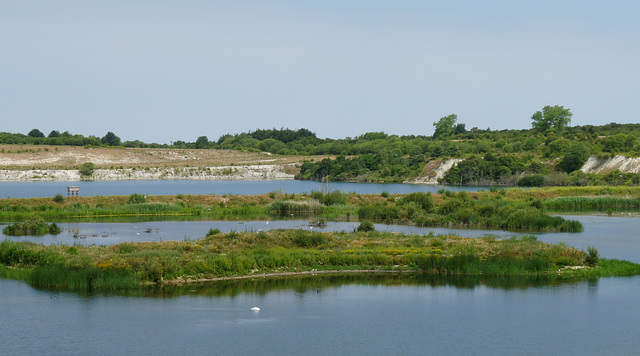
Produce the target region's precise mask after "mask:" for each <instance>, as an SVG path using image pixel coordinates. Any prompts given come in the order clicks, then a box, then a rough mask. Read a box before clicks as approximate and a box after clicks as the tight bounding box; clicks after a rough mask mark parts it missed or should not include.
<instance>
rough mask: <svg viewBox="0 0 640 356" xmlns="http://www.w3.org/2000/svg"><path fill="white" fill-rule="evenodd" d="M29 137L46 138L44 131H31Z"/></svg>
mask: <svg viewBox="0 0 640 356" xmlns="http://www.w3.org/2000/svg"><path fill="white" fill-rule="evenodd" d="M27 136H29V137H44V134H43V133H42V131H40V130H38V129H33V130H31V131H29V134H28V135H27Z"/></svg>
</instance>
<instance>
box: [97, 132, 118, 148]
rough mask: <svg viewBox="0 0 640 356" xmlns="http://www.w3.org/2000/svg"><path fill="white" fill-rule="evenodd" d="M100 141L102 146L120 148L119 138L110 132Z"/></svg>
mask: <svg viewBox="0 0 640 356" xmlns="http://www.w3.org/2000/svg"><path fill="white" fill-rule="evenodd" d="M100 141H101V142H102V144H103V145H109V146H120V137H118V136H116V134H114V133H113V132H111V131H109V132H107V134H106V135H104V137H103V138H102V139H100Z"/></svg>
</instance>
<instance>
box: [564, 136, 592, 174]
mask: <svg viewBox="0 0 640 356" xmlns="http://www.w3.org/2000/svg"><path fill="white" fill-rule="evenodd" d="M587 159H589V148H588V147H587V145H585V144H584V142H574V143H572V144H571V145H570V146H569V147H567V149H566V150H565V155H564V157H563V158H562V160H561V161H560V169H562V171H564V172H566V173H571V172H573V171H575V170H577V169H580V168H582V165H583V164H584V162H586V161H587Z"/></svg>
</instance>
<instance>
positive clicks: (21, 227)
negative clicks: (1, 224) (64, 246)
mask: <svg viewBox="0 0 640 356" xmlns="http://www.w3.org/2000/svg"><path fill="white" fill-rule="evenodd" d="M60 231H61V230H60V227H58V225H56V223H51V224H48V223H46V222H45V221H44V220H43V219H42V218H38V217H36V218H33V219H29V220H27V221H25V222H23V223H15V224H13V225H9V226H7V227H5V228H4V229H2V233H3V234H5V235H10V236H23V235H46V234H53V235H56V234H59V233H60Z"/></svg>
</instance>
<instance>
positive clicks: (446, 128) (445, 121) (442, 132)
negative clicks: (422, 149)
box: [433, 114, 464, 139]
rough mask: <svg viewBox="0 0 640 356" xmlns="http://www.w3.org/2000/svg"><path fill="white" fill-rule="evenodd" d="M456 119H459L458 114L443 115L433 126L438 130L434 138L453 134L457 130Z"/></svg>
mask: <svg viewBox="0 0 640 356" xmlns="http://www.w3.org/2000/svg"><path fill="white" fill-rule="evenodd" d="M456 121H458V115H456V114H451V115H448V116H445V117H441V118H440V120H438V122H434V123H433V126H435V128H436V130H435V132H434V133H433V138H437V139H444V138H447V137H449V136H452V135H453V134H454V133H455V131H456V127H455V125H456ZM463 129H464V126H463Z"/></svg>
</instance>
